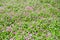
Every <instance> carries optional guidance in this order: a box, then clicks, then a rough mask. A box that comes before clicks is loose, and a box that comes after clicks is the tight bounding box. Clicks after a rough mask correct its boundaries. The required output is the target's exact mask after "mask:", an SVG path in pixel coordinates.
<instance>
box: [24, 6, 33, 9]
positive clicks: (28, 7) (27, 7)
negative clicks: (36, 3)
mask: <svg viewBox="0 0 60 40" xmlns="http://www.w3.org/2000/svg"><path fill="white" fill-rule="evenodd" d="M25 9H27V10H33V7H32V6H26V8H25Z"/></svg>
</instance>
